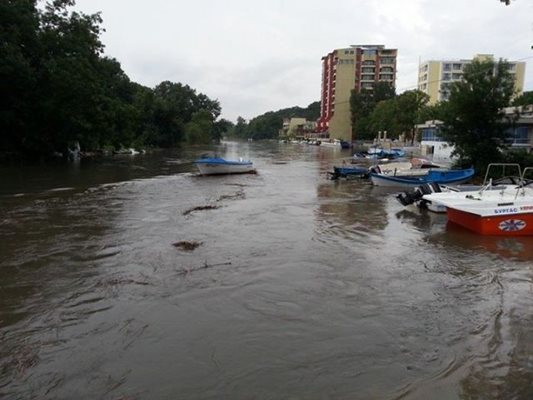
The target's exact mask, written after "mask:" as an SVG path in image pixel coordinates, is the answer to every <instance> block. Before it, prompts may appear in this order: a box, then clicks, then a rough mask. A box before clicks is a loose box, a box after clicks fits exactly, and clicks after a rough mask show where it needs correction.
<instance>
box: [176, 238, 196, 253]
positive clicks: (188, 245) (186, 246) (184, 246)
mask: <svg viewBox="0 0 533 400" xmlns="http://www.w3.org/2000/svg"><path fill="white" fill-rule="evenodd" d="M201 244H202V242H197V241H195V240H182V241H180V242H176V243H172V246H174V247H177V248H178V249H180V250H184V251H193V250H194V249H196V248H197V247H198V246H200V245H201Z"/></svg>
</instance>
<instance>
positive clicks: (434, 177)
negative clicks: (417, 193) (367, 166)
mask: <svg viewBox="0 0 533 400" xmlns="http://www.w3.org/2000/svg"><path fill="white" fill-rule="evenodd" d="M369 176H370V180H371V181H372V184H373V185H375V186H387V187H396V188H402V189H409V188H416V187H418V186H420V185H422V184H424V183H432V182H435V183H438V184H445V185H458V184H460V183H464V182H467V181H468V180H470V179H471V178H472V177H473V176H474V169H473V168H468V169H458V170H454V169H431V168H430V169H429V170H427V172H426V173H424V174H423V175H420V174H415V175H401V174H396V175H394V174H392V175H388V174H384V173H381V172H372V170H371V172H370V173H369Z"/></svg>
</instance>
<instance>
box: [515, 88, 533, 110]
mask: <svg viewBox="0 0 533 400" xmlns="http://www.w3.org/2000/svg"><path fill="white" fill-rule="evenodd" d="M511 104H512V105H513V106H527V105H530V104H533V91H529V92H524V93H522V94H521V95H520V96H518V97H517V98H515V99H514V100H513V102H512V103H511Z"/></svg>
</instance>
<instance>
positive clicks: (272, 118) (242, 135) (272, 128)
mask: <svg viewBox="0 0 533 400" xmlns="http://www.w3.org/2000/svg"><path fill="white" fill-rule="evenodd" d="M293 117H298V118H305V119H307V120H308V121H316V120H318V118H319V117H320V102H319V101H315V102H313V103H311V104H309V105H308V106H307V107H306V108H302V107H298V106H295V107H289V108H283V109H281V110H278V111H268V112H266V113H264V114H261V115H259V116H257V117H254V118H252V119H251V120H250V121H246V120H245V119H244V118H243V117H238V118H237V123H236V124H235V125H234V126H231V127H230V128H229V129H228V136H229V137H233V138H237V139H254V140H257V139H274V138H277V137H278V135H279V131H280V129H281V128H282V127H283V120H284V119H285V118H293Z"/></svg>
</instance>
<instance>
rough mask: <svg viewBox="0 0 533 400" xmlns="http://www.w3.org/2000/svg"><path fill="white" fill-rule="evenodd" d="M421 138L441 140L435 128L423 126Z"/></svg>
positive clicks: (431, 140)
mask: <svg viewBox="0 0 533 400" xmlns="http://www.w3.org/2000/svg"><path fill="white" fill-rule="evenodd" d="M422 140H423V141H427V142H442V138H440V137H439V131H438V129H437V128H423V129H422Z"/></svg>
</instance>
